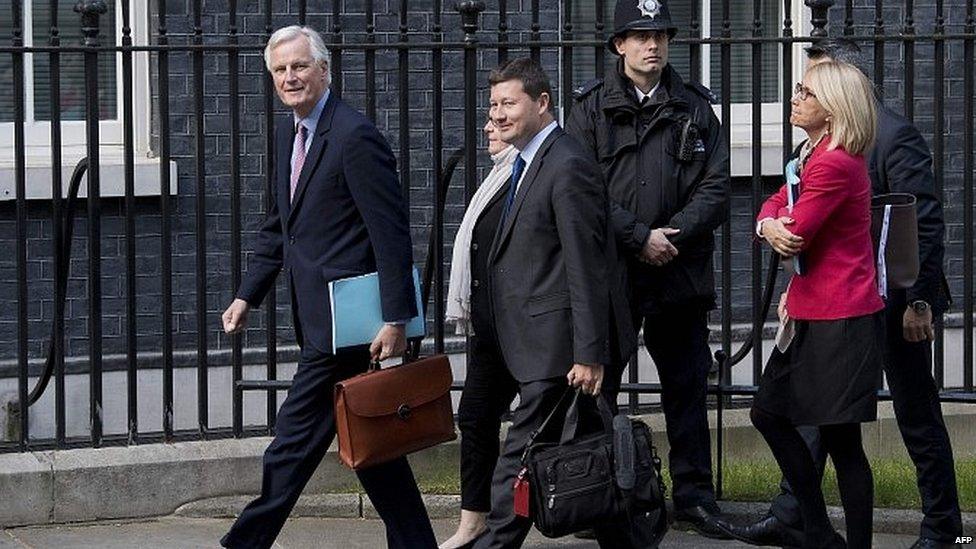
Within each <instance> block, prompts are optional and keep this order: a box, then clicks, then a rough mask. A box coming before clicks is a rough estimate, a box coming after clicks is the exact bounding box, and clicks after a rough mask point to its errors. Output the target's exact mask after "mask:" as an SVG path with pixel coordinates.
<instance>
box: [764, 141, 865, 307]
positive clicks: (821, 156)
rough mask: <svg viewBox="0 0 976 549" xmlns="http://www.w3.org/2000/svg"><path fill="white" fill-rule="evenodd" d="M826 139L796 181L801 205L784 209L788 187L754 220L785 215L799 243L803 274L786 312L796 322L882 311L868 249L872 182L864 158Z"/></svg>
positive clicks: (793, 284)
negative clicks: (788, 217) (829, 148)
mask: <svg viewBox="0 0 976 549" xmlns="http://www.w3.org/2000/svg"><path fill="white" fill-rule="evenodd" d="M829 141H830V140H829V139H824V140H823V141H822V142H821V143H820V145H818V146H817V148H816V149H815V150H814V151H813V154H812V155H811V156H810V159H809V160H808V161H807V164H806V167H805V168H804V170H803V174H802V175H801V177H800V199H799V200H798V201H797V202H796V204H795V205H794V207H793V213H792V214H791V213H789V212H788V211H787V209H786V205H787V196H786V186H785V185H784V186H783V187H782V188H780V190H779V192H777V193H776V194H774V195H772V196H770V197H769V198H768V199H767V200H766V202H765V203H764V204H763V206H762V208H761V209H760V211H759V215H758V216H757V220H758V219H765V218H767V217H781V216H784V215H788V216H790V217H792V218H793V219H795V220H796V223H794V224H793V225H788V226H787V229H789V230H790V231H792V232H793V233H794V234H797V235H799V236H801V237H803V240H804V245H803V252H802V254H803V257H804V266H805V268H806V271H805V272H804V274H803V275H797V276H794V277H793V279H792V280H791V281H790V286H789V294H788V296H787V298H786V309H787V311H788V312H789V315H790V317H791V318H795V319H798V320H836V319H841V318H851V317H857V316H863V315H867V314H871V313H874V312H877V311H879V310H881V309H882V308H884V302H883V301H882V300H881V297H880V296H879V295H878V288H877V283H876V281H875V268H874V251H873V247H872V244H871V180H870V178H869V177H868V171H867V164H866V163H865V160H864V157H863V156H854V155H851V154H850V153H848V152H847V151H845V150H843V149H841V148H836V149H833V150H827V146H828V143H829Z"/></svg>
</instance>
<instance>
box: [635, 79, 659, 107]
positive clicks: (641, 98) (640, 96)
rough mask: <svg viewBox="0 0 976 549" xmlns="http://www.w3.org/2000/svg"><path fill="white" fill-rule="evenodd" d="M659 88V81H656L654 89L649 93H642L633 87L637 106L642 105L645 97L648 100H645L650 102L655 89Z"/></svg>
mask: <svg viewBox="0 0 976 549" xmlns="http://www.w3.org/2000/svg"><path fill="white" fill-rule="evenodd" d="M660 87H661V81H660V80H658V81H657V84H654V87H653V88H651V91H649V92H647V93H644V92H642V91H641V89H640V88H638V87H637V86H634V91H635V92H637V103H638V104H640V103H643V102H644V98H645V97H647V98H648V99H647V100H648V101H650V100H651V99H650V97H651V96H652V95H654V92H656V91H657V89H658V88H660Z"/></svg>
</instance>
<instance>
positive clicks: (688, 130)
mask: <svg viewBox="0 0 976 549" xmlns="http://www.w3.org/2000/svg"><path fill="white" fill-rule="evenodd" d="M697 118H698V109H695V115H694V116H692V117H689V118H688V120H685V123H684V124H683V125H682V127H681V139H680V141H679V142H678V160H679V161H681V162H691V155H692V153H694V152H695V147H696V146H700V145H699V144H700V143H701V140H700V139H699V136H698V133H699V132H698V124H695V122H694V120H695V119H697Z"/></svg>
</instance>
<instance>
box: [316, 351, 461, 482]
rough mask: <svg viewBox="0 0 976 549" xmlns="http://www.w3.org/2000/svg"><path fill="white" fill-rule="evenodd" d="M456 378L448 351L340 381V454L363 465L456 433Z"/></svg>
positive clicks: (337, 393)
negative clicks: (453, 391) (453, 400)
mask: <svg viewBox="0 0 976 549" xmlns="http://www.w3.org/2000/svg"><path fill="white" fill-rule="evenodd" d="M452 381H453V376H452V375H451V364H450V362H449V361H448V359H447V356H446V355H435V356H431V357H427V358H422V359H420V360H416V361H414V362H408V363H405V364H402V365H400V366H393V367H391V368H385V369H382V370H381V369H379V368H378V365H375V366H372V367H371V368H370V371H368V372H366V373H363V374H359V375H358V376H355V377H353V378H350V379H347V380H345V381H342V382H340V383H337V384H336V386H335V411H336V429H337V431H338V437H339V458H340V459H341V460H342V462H343V463H345V464H346V465H347V466H349V467H350V468H352V469H354V470H356V469H364V468H366V467H370V466H373V465H376V464H378V463H383V462H386V461H390V460H392V459H395V458H398V457H400V456H403V455H406V454H409V453H411V452H416V451H417V450H422V449H424V448H428V447H430V446H434V445H437V444H440V443H442V442H447V441H449V440H454V439H455V438H457V434H456V433H455V431H454V412H453V410H452V408H451V382H452Z"/></svg>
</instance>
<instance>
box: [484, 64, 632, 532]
mask: <svg viewBox="0 0 976 549" xmlns="http://www.w3.org/2000/svg"><path fill="white" fill-rule="evenodd" d="M489 83H490V84H491V111H490V116H491V120H492V123H493V124H494V125H495V128H496V129H497V130H498V132H499V137H500V138H501V140H502V141H505V142H507V143H511V144H512V145H514V146H515V148H516V149H518V151H519V154H518V157H517V158H516V160H515V161H514V163H513V168H512V175H511V178H510V181H509V186H508V195H507V198H506V204H505V208H504V210H503V213H502V218H501V222H500V225H499V227H498V231H497V232H496V234H495V238H494V242H493V244H492V246H491V250H490V252H489V255H488V272H489V274H488V286H489V295H490V300H491V301H490V304H491V312H490V314H491V316H492V321H493V323H494V325H495V329H496V332H497V337H498V343H499V346H500V347H501V350H502V354H503V358H504V362H505V366H506V369H507V370H508V373H510V374H511V375H512V377H513V378H514V379H515V380H516V381H517V382H518V386H519V397H520V398H519V405H518V407H517V408H516V409H515V411H514V413H513V416H512V425H511V427H510V428H509V430H508V435H507V436H506V439H505V443H504V446H503V448H502V452H501V455H500V456H499V459H498V465H497V466H496V468H495V472H494V475H493V480H492V504H491V512H490V513H489V515H488V530H487V531H486V532H485V534H484V535H483V536H481V537H479V538H477V539H476V540H475V544H474V546H475V547H476V548H478V549H486V548H488V547H497V548H503V547H504V548H511V547H518V546H520V545H521V544H522V542H523V540H524V539H525V536H526V535H527V534H528V532H529V530H530V529H531V527H532V521H531V520H530V519H529V516H528V515H529V514H530V509H529V505H528V497H529V494H528V493H527V492H517V491H515V490H513V485H514V484H515V480H516V477H517V475H518V474H519V471H520V470H521V469H522V466H521V458H522V456H523V454H524V452H525V449H526V447H527V445H528V441H529V436H530V435H531V434H532V433H536V435H535V436H537V437H539V440H551V437H552V435H553V433H552V429H545V430H541V431H542V432H541V434H539V431H540V429H539V427H540V426H541V425H542V424H543V420H544V419H545V418H546V417H547V415H548V414H549V413H550V412H551V411H552V410H553V408H554V407H557V406H556V403H557V402H560V397H561V396H562V395H563V393H564V391H565V390H566V385H567V382H568V383H569V384H570V385H573V386H575V387H580V388H581V389H582V390H583V392H585V393H589V394H598V393H600V392H601V390H603V391H607V392H613V393H615V392H616V391H615V389H616V387H615V385H616V384H617V383H619V380H620V376H619V371H620V365H621V364H624V363H626V361H627V359H629V358H630V355H631V354H632V353H633V351H634V348H635V347H636V338H635V336H634V332H633V328H632V327H631V325H630V319H629V312H628V306H627V302H626V296H625V295H624V288H623V284H622V282H623V280H622V277H623V272H622V271H621V270H619V269H617V266H616V250H615V247H614V245H613V240H612V239H610V237H609V234H610V230H609V218H608V205H607V196H606V186H605V185H604V184H603V177H602V175H601V174H600V170H599V167H598V166H597V165H596V162H594V161H593V160H592V159H590V158H589V156H588V155H586V153H585V152H584V151H583V149H582V147H580V146H579V144H578V143H577V142H576V141H575V140H574V139H572V138H571V137H569V136H568V135H566V134H565V133H564V132H563V130H562V129H561V128H559V126H558V124H557V123H556V122H555V119H554V117H553V116H552V113H551V103H550V98H551V97H552V94H551V88H550V86H549V79H548V77H547V76H546V74H545V72H544V71H543V70H542V67H540V66H539V64H538V63H537V62H535V61H532V60H531V59H527V58H521V59H512V60H510V61H508V62H506V63H505V64H503V65H502V66H500V67H498V68H496V69H495V70H493V71H492V73H491V75H490V76H489ZM563 410H565V407H563ZM581 417H582V416H581ZM523 490H524V488H523ZM600 526H601V528H599V529H598V531H597V536H598V538H599V540H600V542H601V544H602V545H603V547H614V548H618V547H620V548H626V547H629V546H630V543H629V542H628V541H627V540H626V539H624V540H619V539H617V538H619V537H621V535H625V534H626V527H624V526H621V525H619V524H612V523H611V522H610V521H607V522H604V523H602V524H601V525H600Z"/></svg>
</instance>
